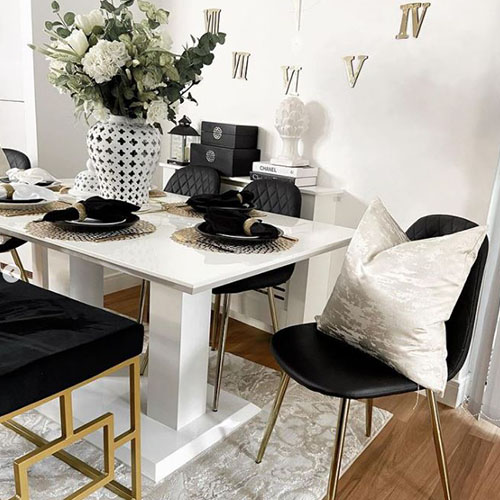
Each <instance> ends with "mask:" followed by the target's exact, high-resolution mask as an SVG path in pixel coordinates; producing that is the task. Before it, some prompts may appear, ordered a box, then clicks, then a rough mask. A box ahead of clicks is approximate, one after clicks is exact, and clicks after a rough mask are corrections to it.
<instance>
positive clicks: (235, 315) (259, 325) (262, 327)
mask: <svg viewBox="0 0 500 500" xmlns="http://www.w3.org/2000/svg"><path fill="white" fill-rule="evenodd" d="M229 316H230V317H231V318H234V319H236V320H238V321H241V322H242V323H245V324H246V325H250V326H253V327H254V328H258V329H259V330H263V331H264V332H267V333H273V329H272V327H271V325H268V324H266V323H264V322H263V321H260V320H258V319H255V318H251V317H249V316H247V315H246V314H242V313H240V312H237V311H233V310H231V311H230V312H229Z"/></svg>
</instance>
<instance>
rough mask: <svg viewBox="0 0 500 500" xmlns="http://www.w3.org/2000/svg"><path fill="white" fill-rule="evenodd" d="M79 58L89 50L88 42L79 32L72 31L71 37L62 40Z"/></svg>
mask: <svg viewBox="0 0 500 500" xmlns="http://www.w3.org/2000/svg"><path fill="white" fill-rule="evenodd" d="M64 41H65V42H66V44H68V45H69V46H70V47H71V48H72V49H73V50H74V51H75V52H76V53H77V54H78V55H79V56H83V54H85V52H87V49H88V48H89V41H88V39H87V36H86V35H85V33H84V32H83V31H81V30H74V31H73V33H71V35H69V36H68V37H67V38H65V39H64Z"/></svg>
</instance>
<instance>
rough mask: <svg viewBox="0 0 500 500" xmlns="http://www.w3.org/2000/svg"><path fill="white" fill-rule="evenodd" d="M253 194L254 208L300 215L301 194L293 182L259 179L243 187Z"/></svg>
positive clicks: (293, 215)
mask: <svg viewBox="0 0 500 500" xmlns="http://www.w3.org/2000/svg"><path fill="white" fill-rule="evenodd" d="M244 190H245V191H250V192H252V193H253V194H254V201H253V202H254V204H255V208H257V209H259V210H263V211H264V212H272V213H275V214H281V215H288V216H290V217H300V209H301V207H302V195H301V194H300V191H299V189H298V188H297V186H295V184H292V183H291V182H286V181H280V180H276V179H259V180H257V181H253V182H251V183H250V184H248V186H246V187H245V189H244Z"/></svg>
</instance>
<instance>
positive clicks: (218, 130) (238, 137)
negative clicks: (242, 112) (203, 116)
mask: <svg viewBox="0 0 500 500" xmlns="http://www.w3.org/2000/svg"><path fill="white" fill-rule="evenodd" d="M258 135H259V128H258V127H251V126H248V125H231V124H229V123H217V122H201V143H202V144H206V145H208V146H218V147H221V148H231V149H256V148H257V138H258Z"/></svg>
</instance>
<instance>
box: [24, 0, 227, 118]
mask: <svg viewBox="0 0 500 500" xmlns="http://www.w3.org/2000/svg"><path fill="white" fill-rule="evenodd" d="M134 2H135V0H101V1H100V11H93V12H91V13H90V14H89V15H87V16H78V17H77V16H76V15H75V13H73V12H66V13H61V7H60V5H59V3H58V2H57V1H53V2H52V3H51V7H52V10H53V13H54V14H55V16H56V19H55V20H51V21H46V22H45V31H46V33H47V35H48V36H49V38H50V43H48V44H45V45H44V46H43V47H34V46H31V48H33V49H35V50H38V51H39V52H41V53H42V54H43V55H45V56H46V57H47V59H49V61H50V71H49V81H50V83H51V84H52V85H54V86H55V87H57V88H58V89H59V90H61V91H62V92H64V93H67V94H69V95H70V96H71V97H72V99H73V101H74V103H75V110H76V114H77V115H80V114H83V115H84V116H85V118H86V119H88V118H89V117H90V116H91V115H92V114H94V115H100V116H103V114H105V113H106V112H110V113H112V114H115V115H121V116H126V117H130V118H148V119H150V118H151V117H150V116H149V111H150V110H151V108H152V107H153V106H158V105H159V104H160V105H161V106H165V107H166V108H167V112H166V116H165V117H166V118H168V119H169V120H171V121H175V120H176V113H175V108H174V104H175V103H177V102H180V103H182V102H184V101H185V100H190V101H193V102H196V101H195V99H194V97H193V96H192V94H191V92H190V90H191V89H192V87H193V86H195V85H197V84H198V83H199V82H200V80H201V78H200V76H201V73H202V70H203V68H204V67H205V66H208V65H210V64H212V62H213V60H214V50H215V48H216V47H217V45H219V44H223V43H224V42H225V34H223V33H221V34H218V35H214V34H211V33H205V34H204V35H202V36H201V37H200V38H199V39H197V38H195V37H191V40H192V45H191V46H190V47H186V48H185V49H184V50H183V52H182V54H180V55H175V54H173V53H172V52H170V49H169V47H168V45H165V42H164V39H163V36H162V31H161V30H160V27H162V26H163V25H166V24H167V23H168V18H169V13H168V12H167V11H166V10H164V9H161V8H157V7H156V6H155V5H154V3H153V2H151V1H147V0H137V5H138V8H139V10H140V12H141V13H143V15H144V17H143V19H141V20H139V21H136V20H135V19H134V16H133V14H132V12H131V11H130V7H132V6H133V5H134ZM77 30H78V32H77ZM69 37H71V38H69ZM85 38H86V41H85ZM68 39H69V40H68ZM102 42H105V43H110V42H114V43H118V45H120V43H121V44H122V48H121V49H120V50H121V51H125V54H126V55H127V57H126V62H124V61H125V60H124V61H122V62H121V63H120V67H116V71H115V72H112V73H110V74H109V77H108V74H107V73H106V78H104V77H99V78H100V79H99V78H98V76H99V75H98V76H96V75H95V74H93V73H92V71H90V70H88V69H86V68H88V66H87V65H85V61H86V57H88V55H89V51H92V50H101V47H102V46H103V45H102V44H101V43H102ZM87 45H88V47H87ZM123 47H124V48H123ZM86 70H87V71H89V73H88V74H87V73H86ZM103 71H105V72H106V71H108V72H109V71H110V70H109V67H107V70H106V68H105V69H104V70H103ZM94 78H96V79H97V80H95V79H94ZM152 114H153V115H154V116H155V117H156V115H155V114H154V113H152ZM151 119H152V120H154V119H156V118H154V117H153V118H151ZM157 121H158V120H156V123H157Z"/></svg>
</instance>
